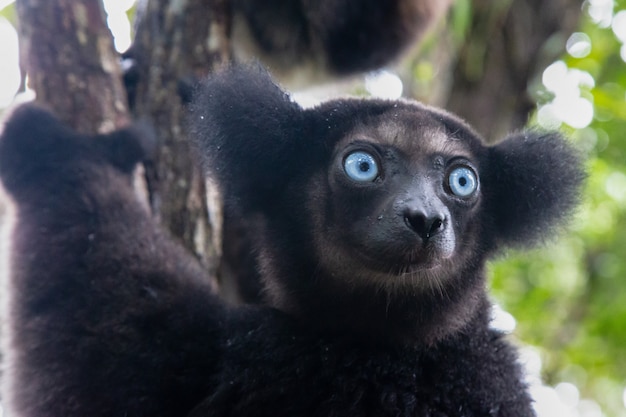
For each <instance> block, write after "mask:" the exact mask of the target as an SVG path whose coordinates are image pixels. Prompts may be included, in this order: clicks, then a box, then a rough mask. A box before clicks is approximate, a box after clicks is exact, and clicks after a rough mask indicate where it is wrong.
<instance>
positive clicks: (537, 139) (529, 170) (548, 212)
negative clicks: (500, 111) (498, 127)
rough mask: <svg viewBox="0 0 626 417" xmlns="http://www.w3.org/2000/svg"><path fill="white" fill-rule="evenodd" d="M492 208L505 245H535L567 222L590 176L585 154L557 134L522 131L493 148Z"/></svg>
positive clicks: (487, 183) (488, 188)
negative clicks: (582, 186)
mask: <svg viewBox="0 0 626 417" xmlns="http://www.w3.org/2000/svg"><path fill="white" fill-rule="evenodd" d="M488 166H489V173H488V175H487V177H486V178H485V192H486V194H487V195H486V199H487V205H488V206H489V207H488V209H487V213H492V215H493V216H494V217H493V222H494V227H495V235H496V236H498V240H500V241H501V242H502V243H504V244H505V245H509V246H530V245H532V244H533V243H536V242H537V241H539V240H542V239H547V238H551V237H552V236H553V233H552V232H554V230H555V228H556V227H558V226H560V225H562V224H563V223H565V222H567V221H568V220H569V219H570V217H571V214H572V211H573V209H574V207H575V206H576V205H577V203H578V201H579V198H580V189H581V185H582V183H583V180H584V179H585V173H584V168H583V163H582V158H581V156H580V155H579V154H578V152H577V151H576V150H575V149H574V148H573V147H572V146H571V145H570V144H568V143H567V141H566V140H565V139H564V138H563V137H562V136H561V135H560V134H558V133H540V132H534V131H530V132H522V133H518V134H514V135H511V136H509V137H507V138H506V139H505V140H504V141H502V142H501V143H499V144H497V145H495V146H493V147H490V148H489V149H488Z"/></svg>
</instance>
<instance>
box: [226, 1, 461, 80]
mask: <svg viewBox="0 0 626 417" xmlns="http://www.w3.org/2000/svg"><path fill="white" fill-rule="evenodd" d="M452 2H453V0H386V1H380V0H315V1H312V0H268V1H259V0H233V2H232V8H233V9H232V17H233V26H232V45H233V51H234V54H235V57H236V59H237V60H239V61H241V60H249V59H250V58H256V59H260V60H261V61H262V62H264V63H265V64H266V65H267V66H268V67H269V68H270V70H271V71H272V73H273V74H274V75H275V76H278V78H280V79H281V81H282V82H283V83H287V84H289V85H292V86H294V85H303V84H305V83H307V84H308V83H310V82H311V81H320V80H324V79H328V78H336V77H338V76H345V75H350V74H355V73H359V72H366V71H371V70H375V69H379V68H381V67H384V66H385V65H388V64H389V63H390V62H392V61H394V60H396V59H397V58H399V57H400V56H401V55H402V53H403V52H405V51H407V50H408V49H409V48H410V47H411V46H412V45H414V44H415V43H417V42H418V41H419V40H420V39H421V38H422V35H423V34H424V33H425V32H426V31H427V29H428V28H429V27H430V26H432V24H433V23H435V22H436V21H437V20H438V19H439V18H441V17H442V16H443V15H444V14H445V12H446V11H447V10H448V8H449V6H450V4H452Z"/></svg>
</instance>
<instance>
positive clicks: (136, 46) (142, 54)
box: [130, 0, 230, 276]
mask: <svg viewBox="0 0 626 417" xmlns="http://www.w3.org/2000/svg"><path fill="white" fill-rule="evenodd" d="M228 12H229V10H228V3H227V0H211V1H207V0H187V1H180V0H152V1H146V0H143V1H141V2H140V3H139V4H138V9H137V17H136V35H135V40H134V43H133V46H132V48H131V49H132V50H131V52H130V55H131V56H132V59H133V60H134V61H135V65H136V67H137V68H136V70H137V85H136V91H135V92H134V94H133V96H134V98H133V102H134V106H133V108H132V111H133V113H134V116H135V117H136V118H139V119H142V118H147V119H149V120H150V121H151V122H152V125H153V126H154V127H155V129H156V132H157V136H158V139H159V141H160V143H159V146H158V152H157V155H156V157H155V159H154V163H153V164H152V165H151V166H148V167H147V174H148V184H149V188H150V196H151V205H152V209H153V212H154V214H155V216H156V217H157V218H158V219H160V220H161V222H162V223H163V225H164V226H165V227H166V228H168V229H169V230H170V231H171V232H172V234H173V235H174V236H176V237H178V238H180V239H181V241H182V242H183V244H184V245H185V246H186V247H187V248H188V249H190V250H191V251H192V252H193V253H195V254H196V255H197V256H198V258H199V259H200V260H201V261H202V262H203V263H204V264H205V266H206V267H207V268H208V269H209V271H210V272H212V273H213V274H214V276H215V273H216V270H217V268H218V264H219V257H220V253H221V242H220V228H221V223H222V218H221V210H220V209H221V203H219V199H215V198H213V199H212V202H211V204H210V205H209V206H210V208H211V212H212V216H211V218H210V219H209V218H208V217H207V212H208V210H209V206H208V205H207V198H206V195H207V193H206V192H205V185H206V184H205V179H204V176H203V175H202V173H201V172H200V170H199V163H198V161H197V160H196V159H195V158H194V155H193V153H192V150H191V149H190V146H189V141H188V140H187V137H186V132H185V123H184V102H183V100H181V92H180V91H179V90H180V89H179V87H180V84H181V82H183V81H185V80H189V79H191V80H194V79H199V78H200V77H203V76H205V75H206V74H208V73H209V72H211V71H213V70H214V69H216V68H217V67H219V66H220V65H222V64H224V63H226V62H228V60H229V58H230V54H229V44H228V35H229V13H228ZM213 191H214V189H213V188H210V189H209V194H208V195H209V197H211V196H214V193H213Z"/></svg>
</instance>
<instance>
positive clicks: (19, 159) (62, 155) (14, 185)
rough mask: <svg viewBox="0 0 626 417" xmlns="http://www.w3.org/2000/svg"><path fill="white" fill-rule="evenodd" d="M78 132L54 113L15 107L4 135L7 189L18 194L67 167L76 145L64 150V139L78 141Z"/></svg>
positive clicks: (2, 165)
mask: <svg viewBox="0 0 626 417" xmlns="http://www.w3.org/2000/svg"><path fill="white" fill-rule="evenodd" d="M76 136H77V135H76V133H74V132H73V131H71V130H70V129H68V128H66V127H65V126H64V125H63V124H62V123H61V122H59V121H58V120H57V119H56V118H55V117H54V116H53V115H52V114H51V113H50V112H48V111H47V110H44V109H43V108H41V107H39V106H37V105H33V104H26V105H23V106H21V107H18V108H17V109H15V110H13V111H12V112H11V114H10V116H9V119H8V120H7V121H6V124H5V126H4V129H3V131H2V135H1V136H0V176H1V177H2V182H3V184H4V186H5V187H7V189H9V190H10V191H11V192H13V193H18V192H19V191H20V190H21V189H22V188H24V187H28V186H29V185H31V184H36V183H37V182H38V181H40V179H41V178H42V177H46V176H49V175H51V174H52V173H54V172H55V171H56V170H57V169H60V170H63V169H65V164H64V161H65V160H67V159H69V158H72V157H73V156H74V153H75V152H77V149H75V148H73V147H72V148H69V149H64V148H65V146H64V141H75V140H77V139H76Z"/></svg>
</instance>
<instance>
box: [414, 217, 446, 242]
mask: <svg viewBox="0 0 626 417" xmlns="http://www.w3.org/2000/svg"><path fill="white" fill-rule="evenodd" d="M404 222H405V223H406V224H407V226H409V227H410V228H411V229H413V230H414V231H415V233H417V234H418V236H419V237H421V238H422V239H429V238H431V237H433V236H435V235H437V234H438V233H441V232H442V231H443V230H444V229H445V227H446V226H445V216H444V215H443V214H441V213H425V212H424V211H422V210H406V211H405V213H404Z"/></svg>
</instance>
